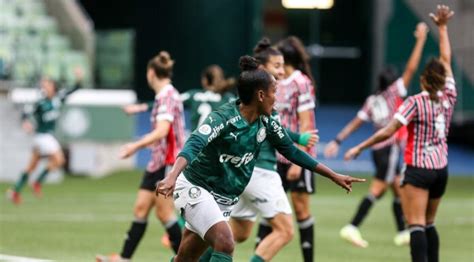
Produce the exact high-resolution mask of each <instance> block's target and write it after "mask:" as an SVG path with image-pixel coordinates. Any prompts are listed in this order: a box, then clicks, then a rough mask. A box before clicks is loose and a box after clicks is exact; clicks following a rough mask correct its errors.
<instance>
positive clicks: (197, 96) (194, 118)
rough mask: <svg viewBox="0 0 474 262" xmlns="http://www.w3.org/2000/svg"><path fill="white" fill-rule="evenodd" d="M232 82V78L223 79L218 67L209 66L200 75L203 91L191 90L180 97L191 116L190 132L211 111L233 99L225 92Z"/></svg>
mask: <svg viewBox="0 0 474 262" xmlns="http://www.w3.org/2000/svg"><path fill="white" fill-rule="evenodd" d="M234 82H235V80H234V79H233V78H230V79H225V77H224V71H223V70H222V68H221V67H220V66H218V65H210V66H208V67H206V69H204V71H203V72H202V74H201V85H202V87H203V89H191V90H189V91H187V92H185V93H183V94H182V95H181V99H182V101H183V105H184V107H185V108H187V109H188V110H189V113H190V115H191V128H190V130H191V131H192V130H194V129H196V128H197V127H198V126H199V124H201V123H202V121H204V119H206V117H207V116H208V115H209V114H210V113H211V112H212V111H214V110H216V109H217V108H219V107H220V106H222V105H223V104H225V103H227V102H229V101H230V100H231V99H233V98H234V95H233V94H232V93H231V92H228V91H227V90H228V87H229V86H233V84H234Z"/></svg>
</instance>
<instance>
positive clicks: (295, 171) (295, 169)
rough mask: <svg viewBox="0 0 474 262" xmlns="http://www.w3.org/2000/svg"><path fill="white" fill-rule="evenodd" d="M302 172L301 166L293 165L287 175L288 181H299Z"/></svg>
mask: <svg viewBox="0 0 474 262" xmlns="http://www.w3.org/2000/svg"><path fill="white" fill-rule="evenodd" d="M301 170H302V168H301V167H300V166H297V165H291V167H290V168H289V169H288V172H287V173H286V179H288V181H295V180H298V179H299V178H300V176H301Z"/></svg>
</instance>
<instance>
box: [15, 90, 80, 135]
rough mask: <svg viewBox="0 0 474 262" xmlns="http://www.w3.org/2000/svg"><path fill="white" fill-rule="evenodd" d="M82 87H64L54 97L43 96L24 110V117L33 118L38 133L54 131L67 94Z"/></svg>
mask: <svg viewBox="0 0 474 262" xmlns="http://www.w3.org/2000/svg"><path fill="white" fill-rule="evenodd" d="M79 88H80V85H79V84H77V85H76V86H75V87H74V88H72V89H70V90H66V89H62V90H60V91H59V92H58V93H57V95H56V96H54V97H53V98H51V99H50V98H47V97H43V98H41V99H40V100H38V101H37V102H36V103H34V104H33V105H31V106H27V107H26V108H25V111H24V112H23V115H22V118H23V119H32V120H33V121H34V122H35V124H36V133H51V134H52V133H54V130H55V128H56V122H57V120H58V118H59V116H60V114H61V107H62V105H63V104H64V101H65V100H66V98H67V96H68V95H69V94H71V93H72V92H74V91H76V90H77V89H79Z"/></svg>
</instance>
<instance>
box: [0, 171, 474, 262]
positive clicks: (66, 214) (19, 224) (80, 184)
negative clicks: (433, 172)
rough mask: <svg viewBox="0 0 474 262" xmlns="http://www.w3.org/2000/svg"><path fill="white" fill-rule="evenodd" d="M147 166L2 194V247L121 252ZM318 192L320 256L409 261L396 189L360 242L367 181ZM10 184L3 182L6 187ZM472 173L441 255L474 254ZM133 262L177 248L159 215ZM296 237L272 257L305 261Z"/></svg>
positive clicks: (248, 251)
mask: <svg viewBox="0 0 474 262" xmlns="http://www.w3.org/2000/svg"><path fill="white" fill-rule="evenodd" d="M140 179H141V172H137V171H135V172H119V173H116V174H114V175H112V176H110V177H107V178H104V179H100V180H94V179H85V178H74V177H67V179H66V180H65V181H64V183H62V184H60V185H48V186H46V187H45V189H44V197H43V198H42V199H40V200H39V199H35V198H34V197H33V196H32V195H31V192H30V191H29V189H26V190H25V191H24V194H23V195H24V201H23V204H22V205H20V206H18V207H17V206H13V205H12V204H11V203H9V202H8V201H7V200H5V199H4V198H3V199H2V200H0V253H1V254H8V255H17V256H30V257H37V258H44V259H53V260H57V261H93V259H94V256H95V254H97V253H105V254H107V253H111V252H118V251H119V250H120V248H121V245H122V241H123V238H124V236H125V233H126V231H127V230H128V227H129V224H130V221H131V219H132V217H133V216H132V207H133V203H134V200H135V195H136V191H137V186H138V183H139V181H140ZM318 183H319V184H318V193H317V194H316V195H315V196H314V198H313V199H312V212H313V214H314V216H315V217H316V251H315V253H316V261H322V262H327V261H337V262H340V261H351V262H357V261H360V262H362V261H363V262H370V261H409V249H408V247H395V246H394V244H393V242H392V239H393V236H394V234H395V225H394V221H393V217H392V212H391V200H390V199H391V196H390V194H387V195H386V196H385V198H384V199H383V200H381V201H379V202H378V203H377V205H376V206H375V207H374V208H373V209H372V210H371V213H370V215H369V217H368V218H367V219H366V220H365V221H364V224H363V225H362V227H361V230H362V233H363V235H364V237H365V238H366V239H367V240H368V241H369V242H370V247H369V248H367V249H358V248H354V247H352V246H350V245H349V244H347V243H345V242H343V241H342V240H341V239H340V238H339V236H338V232H339V229H340V228H341V227H342V226H343V225H345V224H346V223H347V222H348V220H349V219H350V218H351V217H352V215H353V212H354V210H355V208H356V207H357V205H358V204H359V201H360V199H361V197H362V196H363V195H365V194H366V192H367V187H368V183H366V184H364V185H357V186H355V188H354V192H353V193H352V194H349V195H347V194H345V193H344V192H343V191H342V190H339V188H337V187H335V186H333V185H332V184H331V183H330V182H328V181H326V180H325V179H322V178H318ZM7 187H8V185H7V184H0V190H1V192H5V190H6V189H7ZM473 188H474V178H467V177H464V178H459V177H451V178H450V182H449V187H448V190H447V194H446V195H445V197H444V199H443V202H442V204H441V207H440V210H439V215H438V219H437V221H436V224H437V227H438V231H439V233H440V235H441V260H442V261H457V262H462V261H474V244H473V243H474V201H473V200H474V193H473V192H474V191H473ZM149 221H150V222H151V223H150V224H149V227H148V232H147V233H146V235H145V237H144V239H143V240H142V242H141V243H140V246H139V248H138V250H137V252H136V254H135V257H134V261H167V260H168V259H169V258H170V257H171V255H172V252H171V251H170V250H168V249H165V248H163V247H162V246H161V244H160V238H161V236H162V234H163V229H162V226H161V225H160V224H159V223H158V222H157V220H156V219H155V218H154V217H150V219H149ZM253 245H254V240H253V239H251V240H249V241H247V242H246V243H244V244H242V245H238V246H237V249H236V252H235V261H248V259H249V257H250V256H251V255H252V250H253ZM301 260H302V259H301V255H300V251H299V248H298V236H296V237H295V239H294V240H293V241H292V242H291V243H290V244H289V245H288V246H287V247H285V248H284V249H283V250H282V251H281V252H280V254H279V255H278V256H277V257H276V258H275V259H274V260H273V261H294V262H296V261H301Z"/></svg>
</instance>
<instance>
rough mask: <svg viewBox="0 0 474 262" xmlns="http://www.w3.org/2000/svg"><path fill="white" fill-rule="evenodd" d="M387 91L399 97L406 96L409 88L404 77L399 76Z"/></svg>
mask: <svg viewBox="0 0 474 262" xmlns="http://www.w3.org/2000/svg"><path fill="white" fill-rule="evenodd" d="M387 91H388V92H389V93H390V95H392V96H398V97H402V98H403V97H406V96H407V93H408V92H407V88H406V87H405V84H404V83H403V78H401V77H400V78H398V79H397V80H396V81H395V82H393V83H392V84H391V85H390V86H389V87H388V89H387Z"/></svg>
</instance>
